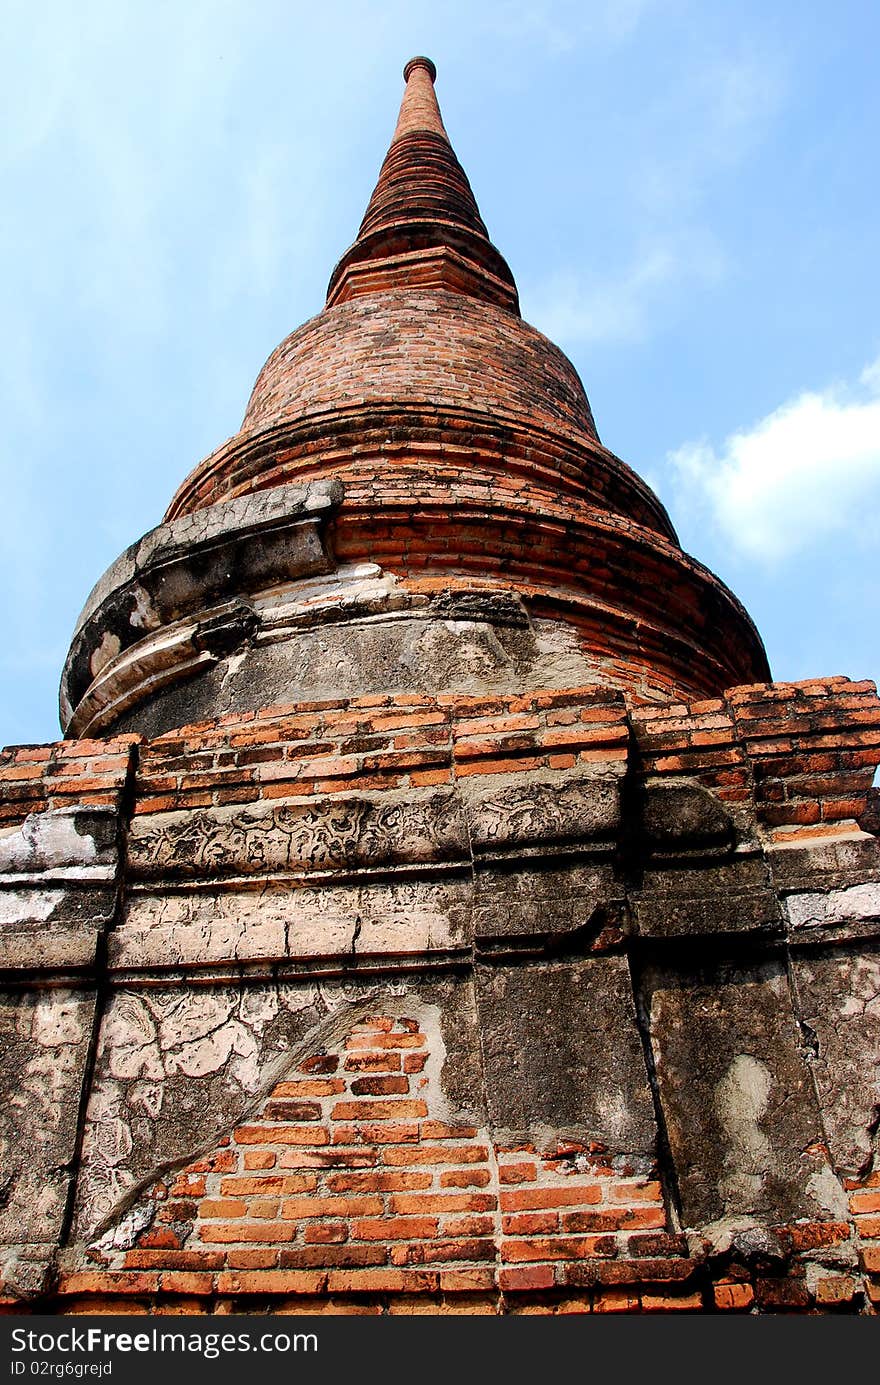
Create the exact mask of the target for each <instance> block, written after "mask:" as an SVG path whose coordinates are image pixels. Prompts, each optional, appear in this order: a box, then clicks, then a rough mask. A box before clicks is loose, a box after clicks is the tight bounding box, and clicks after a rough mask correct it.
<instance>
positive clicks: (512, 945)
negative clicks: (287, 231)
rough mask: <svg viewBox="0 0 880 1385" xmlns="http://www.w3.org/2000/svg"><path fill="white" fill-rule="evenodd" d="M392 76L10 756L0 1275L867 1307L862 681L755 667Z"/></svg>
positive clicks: (424, 65) (323, 1306)
mask: <svg viewBox="0 0 880 1385" xmlns="http://www.w3.org/2000/svg"><path fill="white" fill-rule="evenodd" d="M435 76H436V73H435V70H434V66H433V64H432V63H431V62H430V61H429V60H428V59H427V58H422V57H418V58H414V59H412V61H411V62H409V63H408V64H407V66H406V69H405V72H404V77H405V83H406V85H405V91H404V96H403V102H402V105H401V109H400V116H399V120H398V123H397V127H396V129H395V131H394V135H393V138H392V141H391V145H390V148H389V151H388V154H387V156H386V158H385V161H384V163H383V164H382V168H381V171H380V174H379V180H378V183H377V185H376V189H375V191H374V193H373V196H372V198H371V199H370V203H369V206H368V208H367V211H366V214H365V216H364V219H363V221H362V223H361V226H360V230H359V232H358V235H357V238H356V239H355V241H354V244H353V245H352V246H351V248H350V249H349V250H348V251H347V252H346V253H345V254H344V255H343V257H342V259H341V260H340V261H339V263H338V265H337V266H336V268H335V269H334V271H333V273H332V275H331V278H330V285H329V290H328V294H327V302H326V306H325V308H324V309H323V311H322V312H320V313H319V314H318V315H317V316H316V317H315V318H313V319H312V320H311V321H310V322H307V323H306V324H305V325H304V326H302V327H300V328H299V329H298V330H296V331H295V332H293V333H292V334H291V335H290V336H289V337H288V338H287V339H286V340H285V341H284V342H282V343H281V345H280V346H279V347H278V348H277V349H276V350H275V351H274V352H273V353H272V355H271V356H270V357H269V360H268V361H267V363H266V365H265V366H264V368H263V370H262V371H261V373H260V375H259V377H258V379H257V382H256V385H255V386H254V390H253V393H252V395H251V398H250V402H249V404H248V407H247V411H246V413H245V417H244V420H243V423H242V426H241V429H240V431H239V432H238V433H237V434H236V435H235V437H233V438H231V439H230V440H229V441H228V442H226V443H225V444H224V445H223V446H222V447H220V448H219V449H218V450H217V451H216V452H214V453H212V454H211V456H209V457H208V458H206V459H205V460H204V461H203V462H201V463H200V464H199V465H198V466H197V467H196V468H195V470H194V471H193V472H192V473H191V474H190V475H189V476H188V477H187V479H186V480H185V481H184V482H183V484H182V486H181V487H180V489H179V490H178V492H177V494H176V496H175V497H174V499H173V500H172V502H171V505H170V507H169V509H168V512H167V514H166V516H165V520H164V522H163V523H162V524H161V525H159V526H158V528H156V529H153V530H151V531H150V532H149V533H148V534H147V535H146V536H145V537H144V538H142V539H141V540H140V541H139V542H137V543H135V544H133V545H132V547H131V548H129V549H127V550H126V552H125V553H124V554H123V555H122V556H121V557H120V558H119V559H118V560H117V562H116V563H114V564H113V565H112V566H111V568H110V569H109V571H108V572H107V573H106V574H105V576H104V577H103V578H102V579H101V580H100V581H99V582H98V584H97V586H96V587H95V589H94V590H93V592H92V594H91V596H90V597H89V599H88V601H87V603H86V606H85V609H84V611H83V613H82V616H81V617H80V620H79V622H78V625H77V628H76V631H75V633H74V637H73V642H72V645H71V649H70V654H69V656H68V659H67V663H66V665H65V669H64V673H63V677H62V686H61V718H62V728H63V732H64V739H63V740H61V741H59V742H57V743H55V744H53V745H43V746H22V747H11V748H9V749H8V750H6V751H4V752H2V769H0V775H2V786H3V800H2V804H0V813H2V830H0V854H2V866H0V872H2V873H0V909H2V917H3V929H2V931H0V946H2V966H3V968H4V989H3V993H2V1005H0V1024H2V1027H3V1031H4V1033H5V1042H4V1044H3V1053H4V1056H3V1060H2V1061H3V1068H4V1082H5V1089H6V1099H5V1102H4V1106H3V1110H2V1115H0V1131H2V1140H3V1156H4V1157H3V1167H4V1170H5V1172H4V1179H5V1184H4V1186H5V1202H4V1204H3V1208H2V1211H0V1251H2V1260H3V1269H4V1286H5V1288H4V1292H5V1297H4V1299H3V1303H4V1304H5V1310H6V1311H18V1312H21V1311H36V1312H43V1313H45V1312H53V1313H66V1312H83V1311H99V1310H100V1311H108V1310H113V1309H114V1308H121V1307H122V1306H125V1307H126V1309H127V1311H131V1310H132V1308H133V1309H134V1310H135V1311H140V1312H143V1313H149V1312H153V1311H158V1310H161V1311H167V1310H168V1309H171V1308H173V1309H177V1310H179V1311H184V1312H192V1313H200V1314H204V1313H213V1312H223V1313H227V1312H230V1311H232V1312H262V1311H265V1312H270V1313H271V1312H277V1311H281V1310H284V1311H290V1309H291V1307H294V1308H295V1309H296V1310H297V1311H304V1312H310V1311H313V1312H330V1313H348V1312H370V1313H376V1314H384V1313H389V1314H396V1313H408V1312H415V1311H420V1312H424V1311H433V1312H436V1313H444V1312H460V1311H469V1312H474V1313H492V1314H504V1313H517V1312H522V1311H528V1312H541V1313H547V1314H553V1313H572V1312H575V1313H589V1312H620V1311H623V1312H676V1311H688V1312H779V1311H797V1312H821V1311H834V1312H851V1313H869V1312H873V1311H874V1305H875V1304H876V1303H877V1302H880V1164H878V1163H877V1129H878V1111H880V1080H878V1055H880V1007H878V1001H877V996H878V994H880V950H878V937H880V849H878V841H877V802H876V791H873V790H872V789H871V784H872V777H873V774H874V770H875V768H876V765H877V763H878V761H880V701H878V698H877V694H876V689H875V687H874V685H873V684H872V683H870V682H867V681H861V682H857V681H852V680H850V679H848V678H845V677H840V676H835V677H829V678H822V679H816V680H814V681H808V682H801V683H775V682H772V681H771V677H770V670H769V667H768V663H767V659H766V655H765V652H764V648H763V645H762V643H761V640H760V638H759V636H758V634H757V632H756V630H755V628H754V625H753V624H752V622H751V620H750V618H749V616H748V614H747V613H746V611H745V610H744V609H743V607H742V606H741V605H740V603H739V602H738V601H737V600H736V598H735V597H734V596H733V595H732V593H731V592H730V591H728V589H727V588H726V587H725V586H724V585H723V583H721V582H720V581H719V580H718V578H717V577H715V576H714V575H713V574H712V573H711V572H709V571H708V570H707V569H706V568H705V567H703V566H702V565H701V564H700V563H699V562H698V561H696V560H695V559H694V558H691V557H689V556H688V555H686V554H685V553H684V552H683V551H682V549H681V547H680V545H679V543H678V540H677V538H676V535H675V532H674V529H673V527H672V525H671V523H670V520H669V517H668V515H667V514H666V511H665V510H664V508H663V506H662V505H661V504H660V502H659V500H658V499H657V497H656V496H655V495H654V494H653V492H652V491H651V490H650V488H649V487H648V486H647V485H646V484H645V483H644V482H643V481H642V480H641V479H640V478H639V477H638V476H637V475H636V474H635V472H634V471H632V470H631V469H630V468H629V467H628V466H627V465H626V464H625V463H624V462H622V461H621V460H620V459H619V458H617V457H616V456H614V455H613V453H611V452H610V451H609V450H608V449H607V448H606V447H605V446H604V445H603V444H602V443H601V442H600V440H599V436H598V433H597V430H596V426H595V423H594V420H593V415H592V411H591V408H590V405H589V403H588V400H587V396H586V394H585V392H584V389H583V386H582V384H581V381H580V379H579V377H578V375H577V372H576V371H575V369H574V367H573V366H572V364H571V362H570V361H569V360H568V359H567V358H566V357H565V355H563V353H562V352H561V351H560V350H559V349H558V348H557V347H555V346H554V345H553V344H552V343H551V342H550V341H548V340H547V339H546V337H544V336H542V335H541V333H540V332H539V331H537V330H536V329H535V328H534V327H531V326H529V325H528V324H527V323H525V322H524V321H523V319H522V317H521V315H520V311H519V303H518V296H517V289H516V284H515V282H514V279H513V276H512V274H511V272H510V269H509V268H508V266H507V264H506V262H505V260H504V259H503V257H502V256H501V254H500V253H499V251H498V250H497V249H496V248H495V247H494V245H493V244H492V243H491V241H490V240H489V236H488V233H487V231H486V227H485V226H484V224H483V221H482V219H481V217H480V214H479V211H478V208H477V204H476V201H475V199H474V196H473V193H472V191H471V188H470V185H469V183H468V180H467V177H466V176H465V173H464V171H463V170H462V168H461V166H460V164H459V163H458V160H457V159H456V157H455V154H454V152H453V150H452V147H451V144H450V142H449V139H448V136H447V134H446V131H445V128H444V125H443V121H442V118H441V115H440V111H439V107H438V105H437V101H436V97H435V91H434V80H435Z"/></svg>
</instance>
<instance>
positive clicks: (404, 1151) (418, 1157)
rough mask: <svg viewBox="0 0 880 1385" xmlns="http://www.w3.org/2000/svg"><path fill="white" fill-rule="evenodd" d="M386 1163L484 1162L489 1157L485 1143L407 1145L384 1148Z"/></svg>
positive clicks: (383, 1155)
mask: <svg viewBox="0 0 880 1385" xmlns="http://www.w3.org/2000/svg"><path fill="white" fill-rule="evenodd" d="M382 1157H383V1159H384V1160H385V1163H386V1164H482V1163H484V1162H485V1161H486V1160H487V1159H488V1157H489V1151H488V1149H487V1148H486V1146H485V1145H457V1146H453V1145H435V1146H433V1147H431V1146H426V1145H419V1146H418V1148H416V1149H411V1148H409V1147H408V1146H406V1145H403V1146H401V1147H399V1148H398V1147H396V1146H392V1147H391V1148H390V1149H385V1150H383V1154H382Z"/></svg>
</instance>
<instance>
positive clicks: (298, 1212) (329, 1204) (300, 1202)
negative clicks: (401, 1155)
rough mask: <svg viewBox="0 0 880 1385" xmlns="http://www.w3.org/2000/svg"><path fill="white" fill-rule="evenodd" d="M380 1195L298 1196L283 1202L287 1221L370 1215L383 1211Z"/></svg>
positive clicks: (283, 1213) (284, 1215) (282, 1213)
mask: <svg viewBox="0 0 880 1385" xmlns="http://www.w3.org/2000/svg"><path fill="white" fill-rule="evenodd" d="M382 1210H383V1209H382V1199H381V1198H380V1197H297V1198H290V1199H288V1200H287V1201H286V1202H284V1203H283V1204H282V1207H281V1215H282V1217H283V1218H284V1219H285V1221H299V1220H304V1219H306V1218H309V1217H337V1218H338V1217H368V1216H372V1215H373V1214H379V1213H381V1211H382Z"/></svg>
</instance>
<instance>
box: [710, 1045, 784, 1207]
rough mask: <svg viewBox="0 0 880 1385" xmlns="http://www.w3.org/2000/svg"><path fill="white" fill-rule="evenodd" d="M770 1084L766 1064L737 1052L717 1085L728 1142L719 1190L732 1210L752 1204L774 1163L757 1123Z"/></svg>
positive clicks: (717, 1100)
mask: <svg viewBox="0 0 880 1385" xmlns="http://www.w3.org/2000/svg"><path fill="white" fill-rule="evenodd" d="M771 1085H772V1079H771V1076H770V1071H769V1069H768V1068H767V1066H766V1065H765V1064H764V1063H762V1062H761V1061H760V1060H759V1059H757V1058H754V1057H753V1056H752V1055H751V1054H749V1053H738V1054H737V1055H736V1057H735V1058H734V1060H733V1062H732V1063H731V1064H730V1067H729V1068H728V1069H727V1072H726V1073H725V1074H724V1076H723V1077H722V1078H721V1080H720V1082H719V1083H718V1084H717V1086H716V1088H715V1095H714V1106H715V1111H716V1114H717V1116H718V1119H719V1120H720V1121H721V1124H722V1126H723V1127H724V1130H725V1133H726V1134H727V1137H728V1141H729V1145H728V1149H727V1151H726V1154H725V1160H724V1162H725V1170H726V1171H725V1173H724V1175H723V1177H722V1178H721V1179H720V1181H719V1189H720V1192H721V1195H722V1197H723V1198H724V1200H725V1203H726V1204H727V1205H728V1207H730V1209H731V1210H736V1209H738V1208H743V1209H745V1208H747V1207H748V1206H749V1205H750V1204H751V1202H752V1201H753V1199H754V1198H755V1197H756V1196H757V1195H758V1193H759V1192H760V1190H761V1186H762V1183H763V1179H764V1175H765V1174H766V1173H767V1172H768V1171H769V1169H770V1168H771V1166H772V1161H773V1156H772V1151H771V1148H770V1142H769V1140H768V1139H767V1137H766V1135H765V1134H764V1132H763V1131H762V1130H761V1129H760V1126H759V1124H758V1122H759V1121H760V1120H761V1118H762V1116H764V1115H765V1114H766V1111H767V1102H768V1100H769V1097H770V1090H771Z"/></svg>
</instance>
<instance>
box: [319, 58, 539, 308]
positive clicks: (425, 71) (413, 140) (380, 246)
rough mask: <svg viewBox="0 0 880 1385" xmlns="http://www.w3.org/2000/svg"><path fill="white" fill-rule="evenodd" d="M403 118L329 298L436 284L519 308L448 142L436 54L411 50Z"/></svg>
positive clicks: (332, 281)
mask: <svg viewBox="0 0 880 1385" xmlns="http://www.w3.org/2000/svg"><path fill="white" fill-rule="evenodd" d="M403 75H404V79H405V81H406V88H405V90H404V93H403V100H402V102H401V105H400V114H399V115H398V119H397V125H396V127H395V130H394V134H393V136H392V139H391V145H390V147H389V150H388V153H387V154H386V156H385V160H384V162H383V164H382V168H381V170H380V172H379V179H378V182H377V183H376V187H375V189H374V191H373V195H372V197H371V198H370V201H369V204H368V206H367V210H366V212H365V214H364V219H363V221H362V222H361V225H360V230H359V231H358V236H357V240H356V241H355V243H354V245H353V246H352V247H351V248H350V249H349V250H348V251H347V252H346V254H345V255H344V256H343V257H342V259H341V260H340V262H339V264H338V265H337V266H336V269H335V270H334V271H333V275H332V276H331V279H330V287H329V289H328V293H327V304H328V306H332V305H333V304H334V303H341V302H344V301H345V300H346V299H349V298H354V297H357V296H359V295H361V294H364V293H373V292H376V291H377V290H384V289H388V288H395V287H413V286H419V287H425V286H431V285H433V286H434V287H437V288H442V289H447V290H451V291H452V292H456V293H463V294H466V295H467V296H468V297H472V298H483V299H486V300H487V301H489V302H492V303H495V304H497V305H499V306H501V307H505V308H509V309H511V310H513V311H514V312H518V311H519V308H518V300H517V292H516V284H515V283H514V280H513V275H512V274H511V272H510V269H509V268H508V266H507V263H506V261H505V260H504V259H503V257H502V256H501V255H500V254H499V252H498V251H497V250H496V249H495V247H494V245H492V243H491V241H490V240H489V235H488V232H487V230H486V227H485V224H484V223H483V219H482V217H481V216H480V212H479V209H478V207H477V203H476V199H475V198H474V194H473V192H472V191H471V185H470V183H469V182H468V179H467V175H466V173H465V171H464V169H463V168H462V166H461V164H460V163H459V162H458V159H457V158H456V157H455V152H454V150H453V148H452V145H451V144H450V142H449V136H448V135H447V133H446V129H445V127H444V125H443V117H442V116H441V114H440V107H439V105H438V103H437V97H436V94H435V91H434V79H435V77H436V68H435V67H434V64H433V63H432V62H431V60H430V58H423V57H418V58H411V59H410V61H409V62H408V63H407V65H406V67H405V68H404V70H403Z"/></svg>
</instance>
